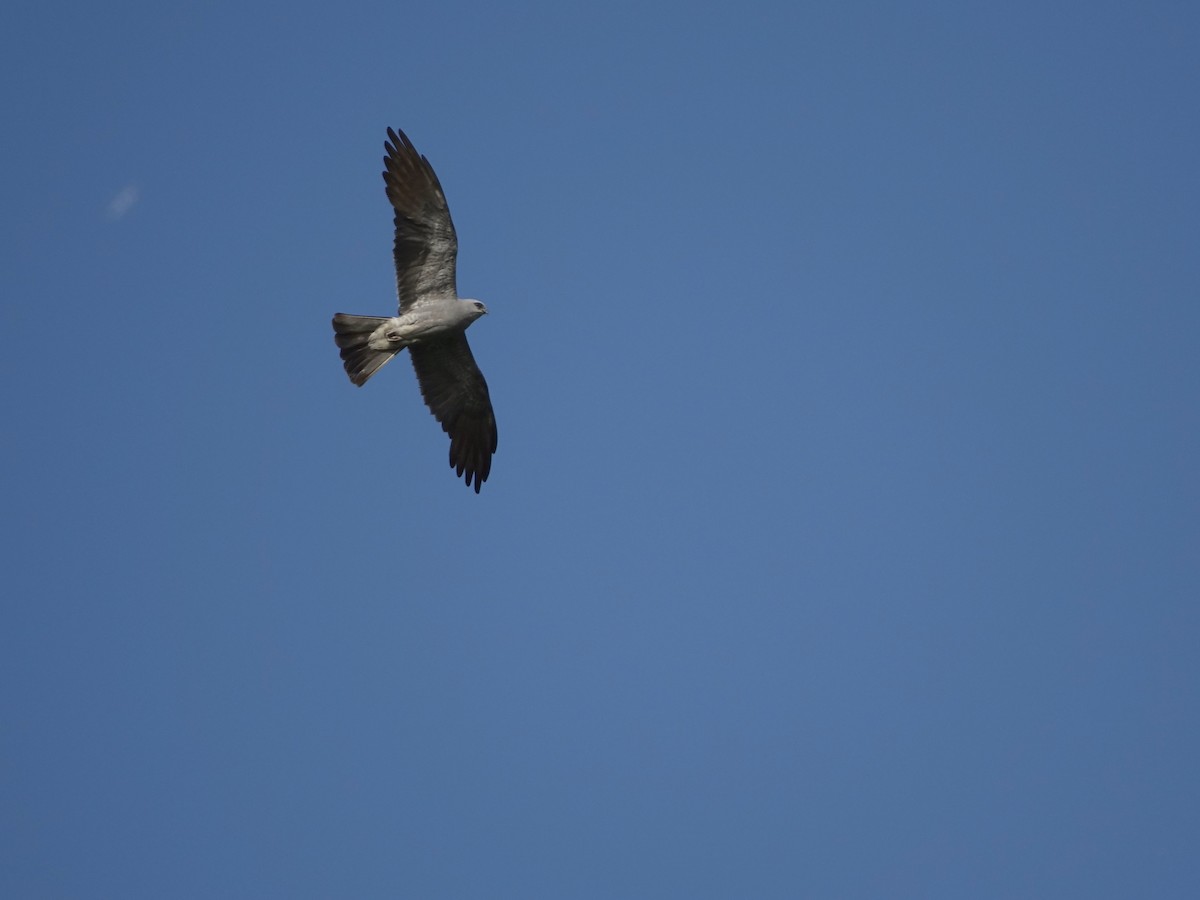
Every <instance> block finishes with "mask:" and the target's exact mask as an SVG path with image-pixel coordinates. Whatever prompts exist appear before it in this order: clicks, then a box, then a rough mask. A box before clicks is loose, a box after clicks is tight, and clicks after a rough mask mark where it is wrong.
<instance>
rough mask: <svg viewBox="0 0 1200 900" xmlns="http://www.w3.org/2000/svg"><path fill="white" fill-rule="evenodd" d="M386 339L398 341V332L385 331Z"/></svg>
mask: <svg viewBox="0 0 1200 900" xmlns="http://www.w3.org/2000/svg"><path fill="white" fill-rule="evenodd" d="M387 339H388V340H389V341H398V340H400V332H398V331H389V332H388V333H387Z"/></svg>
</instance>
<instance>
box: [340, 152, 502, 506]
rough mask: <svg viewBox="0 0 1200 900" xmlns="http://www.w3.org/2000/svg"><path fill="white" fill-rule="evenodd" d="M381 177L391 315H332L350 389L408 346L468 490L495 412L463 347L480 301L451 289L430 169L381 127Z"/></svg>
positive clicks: (437, 187) (448, 228)
mask: <svg viewBox="0 0 1200 900" xmlns="http://www.w3.org/2000/svg"><path fill="white" fill-rule="evenodd" d="M387 133H388V140H387V142H386V143H384V145H383V146H384V149H385V150H386V151H387V155H386V156H385V157H384V158H383V165H384V170H383V181H384V184H385V185H386V187H387V198H388V200H389V201H390V202H391V204H392V209H394V210H395V211H396V217H395V223H396V243H395V246H394V249H393V256H394V257H395V260H396V292H397V294H398V295H399V298H400V309H399V315H396V316H393V317H392V318H382V317H379V316H352V315H347V314H346V313H337V314H336V315H335V316H334V317H333V332H334V341H335V342H336V343H337V345H338V347H339V348H340V350H341V355H342V364H343V365H344V366H345V369H346V374H347V375H349V376H350V380H351V381H352V382H354V383H355V384H356V385H358V386H359V387H362V386H363V385H364V384H366V383H367V381H368V379H370V377H371V376H372V375H374V374H375V373H376V372H378V371H379V370H380V369H381V368H382V367H383V365H384V363H386V362H388V361H389V360H391V359H392V357H394V356H395V355H396V354H397V353H399V352H400V351H401V350H403V349H404V348H405V347H407V348H408V355H409V356H410V357H411V358H412V364H413V368H414V369H415V370H416V372H417V382H418V383H419V384H420V386H421V396H422V397H424V398H425V405H426V406H428V407H429V410H430V412H432V413H433V415H434V416H435V417H436V418H437V420H438V421H439V422H440V423H441V425H442V430H443V431H445V432H446V434H448V435H449V436H450V467H451V468H452V469H454V470H455V472H456V473H457V474H458V475H459V476H460V477H462V478H464V479H466V482H467V487H470V486H471V484H472V482H474V485H475V493H477V494H478V493H479V488H480V487H481V486H482V485H483V483H484V482H485V481H487V477H488V473H489V472H490V471H491V470H492V454H493V453H495V452H496V417H495V416H494V415H493V413H492V400H491V397H490V396H489V395H488V387H487V382H486V381H484V380H483V373H482V372H480V371H479V366H477V365H476V364H475V357H474V356H472V355H471V348H470V346H469V345H468V344H467V335H466V331H467V327H468V326H469V325H470V324H471V323H472V322H474V321H475V320H476V319H478V318H479V317H480V316H483V315H486V314H487V307H486V306H484V305H483V304H482V303H480V302H479V301H478V300H464V299H461V298H460V297H459V296H458V288H457V286H456V284H455V280H454V270H455V260H456V259H457V257H458V237H457V235H456V234H455V233H454V223H453V222H452V221H450V209H449V207H448V206H447V205H446V195H445V194H444V193H442V185H441V183H440V182H439V181H438V177H437V175H435V174H434V171H433V166H431V165H430V164H429V160H427V159H426V158H425V157H424V156H422V155H420V154H419V153H417V150H416V148H415V147H414V146H413V144H412V141H410V140H409V139H408V136H407V135H406V134H405V133H404V132H403V131H393V130H392V129H391V128H389V129H388V131H387Z"/></svg>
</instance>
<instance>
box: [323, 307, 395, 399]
mask: <svg viewBox="0 0 1200 900" xmlns="http://www.w3.org/2000/svg"><path fill="white" fill-rule="evenodd" d="M386 321H387V319H384V318H381V317H379V316H350V315H347V314H346V313H338V314H337V315H335V316H334V317H333V339H334V341H335V342H336V343H337V345H338V347H339V348H340V349H341V351H342V365H343V366H345V367H346V374H347V375H349V376H350V380H351V381H353V382H354V383H355V384H357V385H358V386H359V387H362V386H363V385H364V384H366V383H367V379H368V378H370V377H371V376H372V375H374V374H375V373H376V372H378V371H379V369H380V368H381V367H382V366H383V364H384V363H385V362H387V361H388V360H389V359H391V358H392V357H393V356H395V355H396V352H397V351H394V350H375V349H372V348H371V347H370V346H369V344H368V342H369V341H370V340H371V335H372V334H373V333H374V332H375V329H376V328H378V327H379V326H380V325H382V324H383V323H384V322H386Z"/></svg>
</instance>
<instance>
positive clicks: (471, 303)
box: [463, 300, 487, 322]
mask: <svg viewBox="0 0 1200 900" xmlns="http://www.w3.org/2000/svg"><path fill="white" fill-rule="evenodd" d="M463 302H464V303H467V304H468V308H467V314H468V315H469V316H470V321H472V322H474V321H475V320H476V319H478V318H479V317H480V316H486V315H487V307H486V306H484V305H483V304H482V303H480V302H479V301H478V300H465V301H463Z"/></svg>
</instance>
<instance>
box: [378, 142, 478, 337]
mask: <svg viewBox="0 0 1200 900" xmlns="http://www.w3.org/2000/svg"><path fill="white" fill-rule="evenodd" d="M387 133H388V141H387V142H386V143H385V144H384V145H383V146H384V149H385V150H387V156H385V157H384V158H383V165H384V170H383V181H384V184H385V185H386V186H387V197H388V200H389V201H390V202H391V204H392V208H393V209H394V210H395V211H396V218H395V222H396V243H395V248H394V250H393V254H394V256H395V258H396V292H397V294H398V295H399V297H400V311H401V312H404V310H405V309H407V308H409V307H411V306H413V305H414V304H418V303H420V302H421V301H422V300H423V299H425V298H431V297H457V296H458V289H457V287H456V285H455V281H454V269H455V260H456V259H457V257H458V237H457V236H456V235H455V233H454V223H453V222H452V221H451V220H450V208H449V207H448V206H447V205H446V195H445V194H444V193H442V185H441V184H440V183H439V182H438V177H437V175H436V174H434V171H433V166H431V165H430V164H429V160H427V159H426V158H425V157H424V156H421V154H419V153H417V150H416V148H415V147H414V146H413V144H412V141H410V140H409V139H408V135H406V134H405V133H404V132H403V131H393V130H392V129H391V128H389V129H388V131H387ZM468 355H469V354H468Z"/></svg>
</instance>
